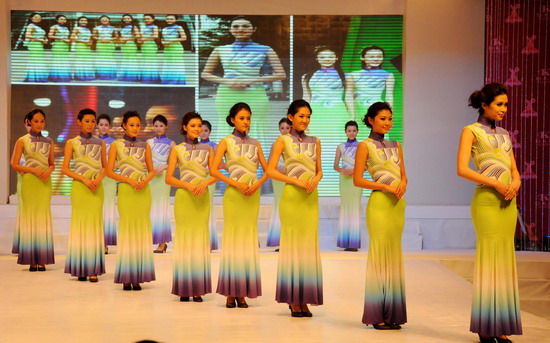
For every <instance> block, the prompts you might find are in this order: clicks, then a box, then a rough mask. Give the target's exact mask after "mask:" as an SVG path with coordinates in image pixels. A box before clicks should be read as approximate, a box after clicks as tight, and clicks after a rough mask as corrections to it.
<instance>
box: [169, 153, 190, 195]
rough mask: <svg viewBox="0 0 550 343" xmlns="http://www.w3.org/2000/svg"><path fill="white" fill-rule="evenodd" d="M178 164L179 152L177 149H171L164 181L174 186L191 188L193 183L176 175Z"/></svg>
mask: <svg viewBox="0 0 550 343" xmlns="http://www.w3.org/2000/svg"><path fill="white" fill-rule="evenodd" d="M177 164H178V154H177V152H176V149H172V150H170V156H168V168H167V170H166V177H165V179H164V182H166V184H167V185H170V186H172V187H177V188H183V189H187V190H189V186H190V185H191V184H190V183H189V182H185V181H181V180H178V179H177V178H176V177H174V172H175V170H176V167H177Z"/></svg>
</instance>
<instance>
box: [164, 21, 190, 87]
mask: <svg viewBox="0 0 550 343" xmlns="http://www.w3.org/2000/svg"><path fill="white" fill-rule="evenodd" d="M180 29H182V27H181V26H179V25H176V24H174V25H170V26H167V27H165V28H163V29H162V40H165V41H171V40H174V39H179V38H181V37H180V33H179V30H180ZM184 54H185V52H184V51H183V46H182V45H181V42H174V43H172V44H168V45H165V46H164V61H163V65H162V72H161V74H160V81H161V83H164V84H168V85H184V84H185V83H186V80H185V55H184Z"/></svg>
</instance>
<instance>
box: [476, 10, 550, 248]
mask: <svg viewBox="0 0 550 343" xmlns="http://www.w3.org/2000/svg"><path fill="white" fill-rule="evenodd" d="M486 22H487V29H486V50H485V55H486V57H485V60H486V81H487V82H502V83H504V84H506V85H507V86H508V90H509V101H510V105H509V109H508V115H507V116H506V117H505V118H504V123H503V126H504V127H505V128H506V129H507V130H508V131H510V136H511V138H512V142H513V146H514V155H515V157H516V161H517V166H518V169H519V172H520V174H521V182H522V185H521V189H520V192H519V196H518V206H519V207H520V209H521V211H522V213H523V216H524V220H525V225H526V228H527V231H528V235H529V238H530V240H531V241H534V242H539V243H540V242H541V239H542V237H544V236H548V235H550V117H549V116H550V112H549V107H550V36H549V35H548V32H549V31H548V30H549V28H550V3H549V2H548V1H544V0H531V1H515V0H488V1H487V2H486ZM546 106H549V107H546Z"/></svg>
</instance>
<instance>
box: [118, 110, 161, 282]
mask: <svg viewBox="0 0 550 343" xmlns="http://www.w3.org/2000/svg"><path fill="white" fill-rule="evenodd" d="M122 128H123V129H124V138H122V139H119V140H117V141H115V142H113V143H112V145H111V149H110V151H109V160H108V163H107V176H108V177H110V178H112V179H115V180H117V181H118V182H119V185H118V212H119V213H120V225H119V232H118V251H117V263H116V268H115V283H122V284H123V289H124V290H125V291H129V290H132V289H134V290H136V291H137V290H141V286H140V283H142V282H149V281H153V280H155V264H154V260H153V253H152V252H151V245H153V239H152V235H153V233H152V230H151V217H150V214H151V191H150V190H149V182H150V181H151V180H152V179H153V177H154V176H155V169H154V167H153V160H152V156H151V155H152V154H151V148H150V147H149V145H148V144H147V143H145V142H143V141H140V140H138V139H137V136H138V134H139V131H140V129H141V118H140V117H139V114H138V113H137V112H134V111H128V112H125V113H124V115H123V117H122ZM115 164H116V165H117V167H118V170H119V171H120V174H117V173H115V171H114V168H115Z"/></svg>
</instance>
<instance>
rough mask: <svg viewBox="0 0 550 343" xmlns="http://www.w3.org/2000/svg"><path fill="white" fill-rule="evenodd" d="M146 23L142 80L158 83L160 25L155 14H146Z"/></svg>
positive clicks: (142, 39) (143, 30) (142, 53)
mask: <svg viewBox="0 0 550 343" xmlns="http://www.w3.org/2000/svg"><path fill="white" fill-rule="evenodd" d="M143 20H144V21H145V25H144V26H143V28H142V29H141V82H142V83H158V82H159V81H160V77H159V69H160V65H159V53H158V50H159V48H158V45H157V41H158V40H159V36H160V35H159V27H158V26H157V25H156V24H155V16H154V15H152V14H145V15H144V16H143Z"/></svg>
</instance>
